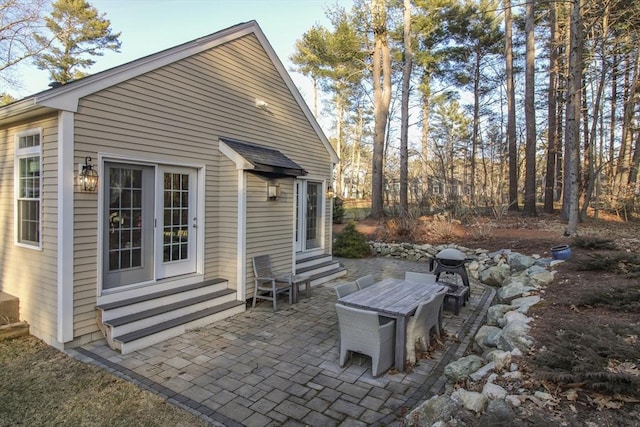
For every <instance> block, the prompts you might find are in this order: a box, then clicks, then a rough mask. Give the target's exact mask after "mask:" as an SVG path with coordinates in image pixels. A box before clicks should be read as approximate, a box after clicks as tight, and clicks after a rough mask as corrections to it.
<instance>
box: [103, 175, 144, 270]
mask: <svg viewBox="0 0 640 427" xmlns="http://www.w3.org/2000/svg"><path fill="white" fill-rule="evenodd" d="M142 221H143V217H142V171H140V170H134V169H129V168H124V167H121V168H116V167H113V168H110V169H109V247H108V251H109V255H108V256H109V271H118V270H125V269H129V268H134V267H141V266H142V257H141V253H142V249H143V247H142V246H143V242H142V226H143V224H142Z"/></svg>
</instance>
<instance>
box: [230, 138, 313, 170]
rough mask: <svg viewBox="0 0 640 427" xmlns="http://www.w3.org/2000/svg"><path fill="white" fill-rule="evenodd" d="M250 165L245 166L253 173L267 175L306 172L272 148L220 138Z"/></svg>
mask: <svg viewBox="0 0 640 427" xmlns="http://www.w3.org/2000/svg"><path fill="white" fill-rule="evenodd" d="M220 141H222V142H224V143H225V144H226V145H227V146H228V147H229V148H230V149H232V150H233V151H235V152H236V153H237V154H238V155H239V156H241V157H242V158H243V159H244V160H245V161H246V162H247V163H249V164H250V165H251V166H252V167H250V168H246V170H249V171H251V172H254V173H258V174H263V175H267V176H294V177H295V176H303V175H306V174H307V171H305V170H304V169H303V168H302V167H301V166H300V165H298V164H297V163H296V162H294V161H293V160H291V159H290V158H288V157H287V156H285V155H284V154H282V153H281V152H280V151H278V150H275V149H273V148H268V147H264V146H262V145H257V144H252V143H248V142H243V141H238V140H235V139H230V138H220Z"/></svg>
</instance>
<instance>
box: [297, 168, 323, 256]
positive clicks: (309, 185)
mask: <svg viewBox="0 0 640 427" xmlns="http://www.w3.org/2000/svg"><path fill="white" fill-rule="evenodd" d="M323 200H324V199H323V192H322V183H321V182H315V181H308V180H297V181H296V252H304V251H308V250H311V249H316V248H320V247H322V223H323V221H322V213H323V212H322V203H323Z"/></svg>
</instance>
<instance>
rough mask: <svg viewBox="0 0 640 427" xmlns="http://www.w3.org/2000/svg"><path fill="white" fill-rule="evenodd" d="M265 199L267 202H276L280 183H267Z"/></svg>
mask: <svg viewBox="0 0 640 427" xmlns="http://www.w3.org/2000/svg"><path fill="white" fill-rule="evenodd" d="M267 197H268V198H269V200H278V197H280V183H278V182H275V181H267Z"/></svg>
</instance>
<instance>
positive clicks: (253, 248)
mask: <svg viewBox="0 0 640 427" xmlns="http://www.w3.org/2000/svg"><path fill="white" fill-rule="evenodd" d="M278 182H279V183H280V197H279V198H278V199H277V200H275V201H274V200H268V199H267V180H266V179H265V178H263V177H260V176H256V175H254V174H252V173H247V249H246V250H247V259H246V262H247V278H246V280H247V298H249V297H253V292H254V280H253V279H254V273H253V265H252V258H253V257H254V256H257V255H270V257H271V263H272V266H273V269H274V271H275V272H291V270H292V262H293V259H292V257H293V249H294V244H295V242H294V241H293V240H294V234H293V231H294V228H293V227H294V217H293V216H292V213H293V204H294V202H295V200H294V199H295V194H294V191H293V189H294V187H293V178H286V179H285V178H283V179H279V180H278Z"/></svg>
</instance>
